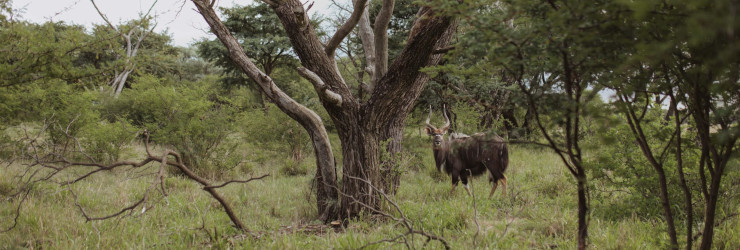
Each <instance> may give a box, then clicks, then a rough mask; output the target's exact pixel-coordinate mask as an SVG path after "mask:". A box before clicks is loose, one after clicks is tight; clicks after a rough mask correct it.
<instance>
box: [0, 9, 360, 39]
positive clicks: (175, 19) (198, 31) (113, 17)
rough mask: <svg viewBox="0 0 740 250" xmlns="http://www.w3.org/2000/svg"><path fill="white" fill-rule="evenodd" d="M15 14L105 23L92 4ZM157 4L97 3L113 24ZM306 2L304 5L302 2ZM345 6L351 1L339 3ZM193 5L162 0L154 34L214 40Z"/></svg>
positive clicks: (42, 19) (86, 23) (40, 19)
mask: <svg viewBox="0 0 740 250" xmlns="http://www.w3.org/2000/svg"><path fill="white" fill-rule="evenodd" d="M11 1H12V3H13V9H14V10H16V13H17V15H16V16H19V17H16V18H17V19H21V20H26V21H30V22H35V23H43V22H46V21H55V22H56V21H64V22H66V23H70V24H80V25H84V26H86V27H88V28H90V27H91V26H92V24H103V23H104V21H103V19H102V18H101V17H100V16H99V15H98V13H97V12H96V11H95V8H94V7H93V5H92V3H91V2H90V0H11ZM312 1H313V2H315V3H314V6H313V7H311V9H310V10H309V11H308V13H309V15H313V14H314V13H321V14H322V15H324V16H326V17H331V16H333V15H334V12H333V10H334V9H336V7H332V6H331V0H312ZM153 2H154V0H96V1H95V3H96V4H97V5H98V7H100V9H101V11H103V13H104V14H105V15H106V16H108V19H109V20H110V21H111V22H112V23H113V24H114V25H116V24H119V23H124V22H126V21H127V20H131V19H136V18H138V17H139V14H140V13H144V12H146V11H147V10H148V9H149V7H150V6H151V4H152V3H153ZM301 2H305V1H301ZM337 2H338V3H342V4H346V3H349V0H338V1H337ZM250 3H252V1H251V0H219V1H218V2H217V4H216V6H219V7H231V6H234V5H248V4H250ZM194 9H195V6H193V3H192V2H190V1H186V0H159V1H157V3H156V5H155V7H154V9H153V10H152V12H153V13H154V14H156V15H157V22H158V25H157V28H156V30H155V31H157V32H162V31H164V30H167V33H169V34H170V35H171V37H172V38H173V42H174V44H175V45H177V46H188V45H189V44H190V43H192V42H193V41H195V40H197V39H199V38H201V37H209V38H213V37H211V35H209V34H208V24H206V22H205V21H204V20H203V17H201V16H200V15H199V14H198V13H197V12H196V11H195V10H194Z"/></svg>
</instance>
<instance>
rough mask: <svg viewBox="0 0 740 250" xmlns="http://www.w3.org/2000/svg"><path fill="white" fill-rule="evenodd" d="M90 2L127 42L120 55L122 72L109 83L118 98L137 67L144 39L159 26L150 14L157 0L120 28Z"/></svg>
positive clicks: (92, 0)
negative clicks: (153, 21) (137, 57)
mask: <svg viewBox="0 0 740 250" xmlns="http://www.w3.org/2000/svg"><path fill="white" fill-rule="evenodd" d="M90 2H91V3H92V4H93V7H95V10H96V11H97V12H98V14H99V15H100V17H101V18H103V21H105V23H106V24H107V25H108V27H109V28H110V29H112V30H114V31H115V32H116V33H118V35H119V36H120V37H121V39H122V40H123V41H124V42H125V47H124V49H125V51H124V53H123V55H121V56H120V57H123V58H121V59H122V60H123V69H122V70H121V71H120V72H119V71H116V72H115V77H113V79H112V80H111V82H110V83H109V85H110V87H111V88H112V89H113V97H115V98H118V96H119V95H121V91H122V90H123V87H124V86H125V85H126V80H127V79H128V76H129V75H130V74H131V72H133V71H134V69H136V61H135V60H134V59H135V58H136V55H137V54H138V53H139V48H140V46H141V44H142V42H144V39H146V37H147V36H149V35H150V34H152V33H153V32H154V28H155V27H156V26H157V25H156V24H151V21H152V16H151V15H150V14H151V11H152V9H153V8H154V5H155V4H157V1H154V2H153V3H152V5H151V6H150V7H149V10H148V11H147V12H146V14H143V15H142V16H141V17H140V18H139V20H135V21H132V22H131V23H129V24H128V25H121V26H120V27H118V28H117V27H116V26H114V25H113V23H111V22H110V20H108V17H107V16H105V14H103V12H102V11H100V8H98V5H97V4H95V1H94V0H90Z"/></svg>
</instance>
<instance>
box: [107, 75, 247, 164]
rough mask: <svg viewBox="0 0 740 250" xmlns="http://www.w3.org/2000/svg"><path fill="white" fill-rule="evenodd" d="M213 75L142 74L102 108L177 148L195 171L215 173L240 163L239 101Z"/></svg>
mask: <svg viewBox="0 0 740 250" xmlns="http://www.w3.org/2000/svg"><path fill="white" fill-rule="evenodd" d="M216 80H217V79H216V78H213V77H209V78H204V79H202V80H200V81H197V82H179V83H177V84H176V83H175V82H172V81H171V80H167V79H160V78H156V77H153V76H142V77H139V78H138V79H136V81H135V82H134V84H133V89H131V90H130V91H125V92H123V94H122V95H121V96H120V98H119V99H117V100H109V101H108V102H107V103H105V104H104V105H103V107H102V109H103V110H105V111H106V112H104V113H106V114H107V116H106V118H108V119H109V120H116V119H121V118H123V119H126V120H129V121H131V123H132V124H133V125H135V126H140V127H143V128H145V129H146V130H148V131H149V133H150V135H151V140H152V141H153V142H155V143H158V144H161V145H164V146H167V147H171V148H173V149H174V150H176V151H178V152H179V153H180V154H181V155H182V156H183V160H184V162H185V164H186V165H187V166H189V167H191V168H193V169H194V170H195V171H196V172H199V173H201V174H207V175H208V176H210V177H217V176H220V175H222V174H223V172H224V171H226V170H230V169H234V168H236V167H239V166H240V164H241V163H242V158H243V155H242V154H241V153H240V152H239V151H238V146H239V143H238V141H239V140H240V139H241V138H239V137H238V136H237V135H236V130H235V129H236V126H237V124H239V123H241V122H242V121H243V117H242V116H241V113H240V112H239V106H238V104H239V101H240V100H238V99H234V98H233V97H231V96H229V95H228V93H223V92H220V91H219V90H220V88H219V84H218V82H217V81H216Z"/></svg>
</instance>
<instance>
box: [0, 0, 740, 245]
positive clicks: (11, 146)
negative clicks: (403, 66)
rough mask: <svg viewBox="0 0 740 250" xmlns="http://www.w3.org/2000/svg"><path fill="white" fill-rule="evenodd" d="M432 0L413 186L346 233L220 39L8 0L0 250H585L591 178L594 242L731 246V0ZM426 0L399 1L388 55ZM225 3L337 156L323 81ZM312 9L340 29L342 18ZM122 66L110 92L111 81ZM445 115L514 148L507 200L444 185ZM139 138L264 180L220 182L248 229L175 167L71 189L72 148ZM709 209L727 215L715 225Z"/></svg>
mask: <svg viewBox="0 0 740 250" xmlns="http://www.w3.org/2000/svg"><path fill="white" fill-rule="evenodd" d="M431 2H433V4H436V5H438V6H440V9H439V11H440V14H446V15H452V16H456V17H457V18H459V20H461V25H460V28H459V32H458V34H457V36H456V44H455V46H456V47H455V48H454V49H453V50H451V52H450V53H449V54H448V55H447V56H446V59H445V63H444V64H443V65H441V66H439V67H436V68H430V69H425V71H426V72H427V73H428V74H430V75H433V81H432V82H430V83H429V84H428V85H427V87H426V89H425V90H424V92H423V94H422V96H421V98H420V99H419V101H418V102H417V108H416V109H415V111H414V112H413V113H412V115H411V117H410V118H409V119H408V120H407V123H406V128H405V130H404V131H405V134H404V141H403V148H404V150H403V153H402V155H400V156H399V157H400V159H401V161H400V164H399V165H400V168H399V170H400V171H401V172H402V175H401V176H402V177H401V185H400V189H399V190H398V193H397V194H396V195H394V196H391V197H390V198H389V200H387V201H385V203H384V208H386V212H387V213H388V215H389V216H391V217H390V218H389V217H388V216H382V215H379V214H370V213H369V214H366V215H363V216H362V217H361V218H358V219H356V220H353V221H351V222H349V223H346V224H344V225H342V226H335V225H334V226H333V225H325V224H322V223H321V222H320V221H318V220H317V218H316V217H317V214H318V212H317V211H315V208H314V206H312V202H313V199H315V197H313V192H312V188H314V187H315V185H314V184H313V183H312V181H313V180H314V174H315V171H316V163H315V158H314V155H313V154H312V150H313V149H312V148H311V142H310V138H309V137H308V134H307V133H306V132H305V130H304V129H303V128H302V127H301V126H300V125H298V124H297V123H296V122H295V121H293V120H292V119H290V118H289V117H288V116H286V115H285V114H283V113H281V112H278V109H277V108H275V107H274V105H273V104H271V103H269V101H268V100H265V99H263V95H262V94H260V93H259V92H258V88H255V86H254V84H253V83H251V82H250V81H249V80H248V78H247V77H245V76H244V75H243V74H242V73H241V72H240V71H239V70H238V68H236V67H235V66H234V65H233V64H232V63H231V62H230V61H229V59H228V57H227V55H226V54H225V49H224V48H223V47H222V46H221V45H220V44H219V43H218V42H217V41H216V40H213V41H208V40H203V41H199V42H196V43H195V44H193V45H192V46H191V47H188V48H183V47H175V46H173V45H172V44H171V42H170V38H169V36H168V35H167V34H158V33H151V34H149V35H148V36H146V39H144V40H143V43H142V44H141V48H140V50H141V51H139V53H138V54H137V55H136V56H135V57H128V56H125V41H124V40H122V39H120V36H119V34H118V33H117V32H119V31H125V30H131V29H140V30H141V31H142V32H145V31H146V30H147V27H148V25H150V24H149V22H151V21H152V20H150V19H147V17H144V18H142V20H133V21H131V22H127V23H124V24H121V25H120V26H116V27H110V26H106V25H100V26H96V27H94V28H93V29H91V30H86V29H85V28H84V27H80V26H76V25H69V24H65V23H63V22H56V23H43V24H35V23H29V22H25V21H23V20H13V19H12V18H11V17H12V9H11V8H10V2H9V1H2V0H0V52H2V53H0V160H2V165H0V168H1V169H0V232H2V233H0V247H8V248H19V247H26V248H39V247H52V248H81V247H84V248H121V247H124V248H193V247H195V248H203V247H213V248H233V247H239V248H281V249H282V248H289V249H297V248H300V249H305V248H359V247H362V246H366V245H368V244H371V246H373V247H378V248H386V247H388V246H390V245H389V244H390V243H388V242H380V241H382V240H387V239H393V238H396V237H397V236H399V235H404V234H405V233H407V231H408V228H407V227H406V225H411V226H413V228H414V229H415V230H421V231H423V232H425V233H428V234H433V235H436V236H439V237H441V238H443V239H444V240H445V241H446V242H447V243H448V244H449V246H450V247H451V248H455V249H468V248H476V247H478V248H555V247H565V248H574V247H576V245H577V244H578V243H577V242H576V239H577V238H578V237H579V236H580V235H578V233H577V230H576V229H577V228H578V227H579V226H580V225H579V221H578V220H577V217H578V215H579V213H581V212H583V211H582V210H581V209H580V208H579V206H580V204H579V197H578V195H577V194H578V191H579V189H578V187H579V184H583V185H585V186H584V188H585V190H586V191H587V196H586V198H587V202H588V203H587V205H588V207H587V210H586V211H585V212H586V215H587V226H588V228H589V234H588V236H589V237H588V241H589V245H590V246H591V247H594V248H597V249H602V248H609V249H634V248H677V247H679V246H680V247H684V246H685V247H686V248H689V249H690V248H696V247H703V245H701V244H703V242H702V239H703V237H704V235H706V233H707V231H706V228H707V227H711V228H713V229H714V231H713V232H712V233H713V234H714V235H713V236H712V237H711V238H712V239H713V241H709V242H710V243H709V244H711V245H710V246H711V247H712V248H718V249H737V248H740V235H739V234H740V231H738V230H737V228H740V216H738V214H740V196H738V195H737V194H738V193H740V160H738V153H737V152H740V151H738V146H737V138H738V136H739V135H740V127H738V118H740V81H738V76H739V75H740V74H738V72H739V69H740V67H739V66H740V65H739V64H740V60H738V55H739V54H738V53H737V52H738V50H740V46H738V45H739V43H738V41H737V38H736V36H737V35H736V34H737V31H738V29H740V28H738V27H740V18H738V17H737V14H736V13H735V12H733V11H734V10H735V8H736V7H737V6H736V5H737V4H736V3H734V2H731V1H700V0H694V1H662V2H657V1H647V2H645V3H632V2H624V1H595V2H594V3H578V1H544V2H542V1H477V2H471V3H465V4H462V5H454V6H452V5H451V4H450V3H448V2H447V1H431ZM454 2H457V1H454ZM373 3H376V2H373ZM417 7H418V5H414V4H412V3H411V2H410V1H398V4H397V8H398V9H399V10H397V11H396V12H395V15H394V17H393V19H392V22H391V25H390V31H389V32H390V34H391V35H390V36H389V39H391V42H390V43H389V44H390V45H391V46H390V47H391V51H390V55H391V60H392V58H393V57H394V56H395V55H397V54H398V52H399V50H400V49H402V47H403V44H404V42H405V40H404V39H405V37H406V36H407V33H406V32H407V29H408V27H409V25H410V24H411V23H413V16H414V15H413V14H414V13H415V9H416V8H417ZM378 8H379V7H378V6H377V4H375V5H371V9H372V11H373V12H377V11H378V10H377V9H378ZM726 10H733V11H726ZM221 11H222V12H223V13H224V15H225V19H226V22H225V23H226V24H227V25H228V26H229V27H230V29H232V31H233V32H234V33H235V34H237V36H239V37H240V41H243V46H245V47H250V48H253V47H259V48H263V49H260V50H258V51H261V52H264V53H258V54H251V55H250V57H252V58H254V59H255V60H257V61H259V63H257V64H258V65H259V66H260V67H262V68H263V70H264V71H265V72H269V73H268V74H269V75H270V76H271V77H272V78H273V79H278V80H279V81H276V82H279V83H280V84H281V86H280V87H281V88H282V89H284V90H285V92H286V93H288V94H289V95H290V96H291V97H293V98H294V99H295V100H298V101H299V102H301V103H302V104H304V105H306V106H308V107H310V108H312V109H313V110H317V111H318V113H319V115H320V116H321V117H322V119H323V120H324V121H325V122H327V123H329V124H327V129H328V132H329V134H330V138H331V139H332V146H333V147H334V152H335V155H336V157H341V153H337V152H341V150H340V147H341V145H340V143H339V140H338V137H337V135H336V130H335V128H333V126H332V124H330V119H329V118H328V115H327V114H326V112H325V110H323V108H322V107H321V104H320V103H319V100H318V97H317V96H316V94H315V92H314V91H313V87H312V86H311V85H310V84H309V83H308V82H307V81H305V80H303V79H302V78H300V77H299V76H298V75H297V73H295V70H294V68H295V67H296V66H297V65H298V60H297V59H296V58H295V57H294V55H293V53H292V52H291V50H290V44H289V42H288V40H287V38H286V37H285V36H284V34H282V30H280V29H277V28H276V27H275V26H278V23H279V20H277V19H276V17H274V16H271V15H269V13H270V12H269V8H266V5H253V6H244V7H235V8H232V9H223V10H221ZM471 13H473V14H471ZM372 15H375V14H374V13H373V14H372ZM313 19H314V22H315V25H322V27H325V28H327V29H334V28H335V27H331V23H341V22H339V20H330V19H328V18H321V17H315V18H313ZM245 23H261V24H269V25H264V26H259V27H252V26H248V25H244V24H245ZM150 32H151V31H150ZM358 43H359V39H358V38H357V37H356V34H355V35H352V36H350V38H349V39H348V41H347V42H346V43H345V44H343V47H342V48H341V50H342V53H340V57H341V58H340V59H338V61H339V62H340V64H339V68H340V69H341V71H342V73H343V74H344V76H345V78H346V79H347V83H348V84H350V85H352V86H353V90H356V91H358V92H359V91H362V90H361V89H362V87H361V84H362V82H363V80H366V78H367V77H368V76H364V75H363V74H362V73H359V72H362V68H363V67H362V63H363V61H362V59H360V58H357V57H354V56H353V55H361V54H363V53H362V46H361V45H360V44H358ZM568 59H570V60H568ZM128 69H131V73H130V75H129V76H128V79H127V80H126V81H125V88H124V89H123V91H122V92H121V93H120V95H117V94H115V89H114V88H115V86H111V82H112V81H113V80H114V79H116V78H117V76H118V75H119V73H120V72H123V71H126V70H128ZM570 90H575V91H576V93H579V94H573V93H572V92H569V91H570ZM360 96H361V95H360ZM705 104H706V105H707V106H702V105H705ZM443 105H445V106H446V107H448V108H447V110H448V112H449V113H450V116H451V118H452V120H453V126H452V131H454V132H464V133H475V132H479V131H489V132H496V133H499V134H501V135H503V136H505V137H506V138H508V139H509V140H510V142H511V147H510V154H511V156H510V165H509V169H508V170H507V172H506V174H507V176H508V179H509V190H508V195H507V196H505V197H503V196H501V194H500V193H497V195H495V196H494V197H493V198H492V199H486V198H485V197H486V194H487V193H488V188H489V187H490V186H489V184H488V183H486V181H485V177H481V178H477V179H474V180H473V184H472V188H473V191H474V195H473V196H472V197H471V196H467V195H465V194H464V193H463V192H461V191H458V193H456V194H450V193H449V190H450V184H449V177H448V176H446V175H444V174H442V173H439V172H437V171H436V169H435V168H434V160H433V157H432V154H431V141H430V139H429V138H427V136H426V135H425V134H423V133H422V130H421V128H422V127H423V121H424V119H426V115H427V112H429V107H430V106H432V107H433V110H434V111H435V112H434V115H433V116H432V118H433V119H432V123H433V124H441V123H443V121H442V120H441V119H443V118H442V115H441V113H440V111H441V109H442V106H443ZM452 131H451V132H452ZM570 132H573V133H570ZM144 138H149V140H150V142H151V145H152V151H153V154H154V155H158V154H159V155H161V154H162V152H164V151H166V150H172V151H175V152H178V153H179V154H180V155H181V156H182V158H183V163H184V164H185V165H187V166H188V167H189V168H191V169H192V170H193V171H194V172H195V173H196V174H198V175H199V176H201V177H203V178H205V179H208V180H211V181H214V182H223V181H227V180H232V179H246V178H249V177H256V176H262V175H264V174H269V177H266V178H264V179H261V180H256V181H252V182H249V183H246V184H239V185H236V184H235V185H229V186H226V187H224V188H221V189H220V192H221V195H222V196H224V197H226V200H227V201H228V202H229V203H231V205H232V207H233V208H234V210H235V212H236V214H237V215H238V217H239V218H241V219H242V221H243V222H245V224H246V227H247V228H248V229H249V230H251V231H252V232H253V235H250V234H246V233H244V232H242V231H239V230H238V229H236V228H235V227H234V226H233V224H232V222H233V221H232V220H230V219H229V217H228V216H227V214H226V213H224V209H223V207H222V206H221V205H220V204H219V203H218V202H216V201H215V200H214V199H212V197H210V196H208V195H207V194H208V193H206V192H203V188H202V187H201V186H199V185H198V184H197V183H196V182H194V181H192V180H191V179H189V178H187V176H186V175H184V174H183V173H182V172H181V171H178V170H177V169H175V168H167V169H166V170H167V172H166V173H165V174H164V175H162V178H161V191H162V192H159V193H158V192H149V190H150V189H151V186H153V185H152V183H153V181H152V180H153V179H157V178H158V177H157V176H159V175H158V171H159V164H156V163H150V164H147V165H145V166H142V167H125V168H116V169H114V170H112V171H102V172H100V173H96V174H94V175H91V176H90V177H89V178H86V179H84V180H81V181H79V182H74V183H70V181H71V180H75V179H77V178H79V177H80V176H81V175H84V174H86V173H88V172H90V171H92V170H93V169H94V168H93V167H92V166H74V167H70V168H69V169H65V171H56V170H55V169H53V167H54V166H57V165H55V164H59V163H64V161H66V160H69V161H75V162H87V163H95V164H103V165H105V164H110V163H114V162H119V161H138V160H142V159H143V158H144V157H146V152H145V148H144V144H143V141H144ZM546 138H549V139H546ZM574 146H575V147H574ZM553 148H555V149H559V151H553V150H552V149H553ZM568 150H571V151H570V152H569V151H568ZM564 152H568V153H564ZM574 152H575V153H574ZM712 152H715V153H714V154H712ZM383 157H388V156H383ZM710 158H711V159H710ZM42 162H43V163H45V164H46V165H45V164H41V163H42ZM336 162H338V163H341V160H337V161H336ZM572 169H577V170H579V171H581V170H582V171H583V174H582V175H579V174H574V172H572V171H569V170H572ZM338 171H341V165H340V166H338ZM715 182H716V186H715ZM154 183H156V182H154ZM165 194H166V195H165ZM145 195H147V196H148V200H147V202H146V204H144V205H143V206H135V207H136V209H133V210H127V211H125V213H122V214H121V215H122V216H118V217H115V218H112V219H107V220H86V217H85V216H83V213H85V214H90V215H93V216H106V215H109V214H113V213H116V212H118V211H120V210H121V209H122V208H125V207H128V206H131V205H132V204H133V203H135V202H136V201H138V200H139V199H141V197H142V196H145ZM712 204H715V205H716V206H713V205H712ZM709 211H714V212H713V213H715V214H716V219H713V220H709V222H711V223H709V224H710V225H707V222H708V221H707V220H706V218H707V214H708V213H709ZM712 216H715V215H712ZM669 221H671V222H670V223H669ZM404 222H408V223H409V224H405V223H404ZM671 228H672V229H671ZM671 230H673V233H671ZM253 236H256V237H253ZM403 239H404V240H405V241H399V242H395V243H397V244H401V245H400V246H407V247H422V246H424V247H429V248H442V247H443V245H442V244H441V242H440V241H429V242H427V238H425V237H424V236H422V235H415V236H413V235H412V236H408V237H405V238H403ZM376 242H377V244H373V243H376ZM403 244H405V245H403Z"/></svg>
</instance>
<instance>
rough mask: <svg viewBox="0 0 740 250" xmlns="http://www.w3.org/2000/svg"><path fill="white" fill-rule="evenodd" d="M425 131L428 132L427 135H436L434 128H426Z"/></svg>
mask: <svg viewBox="0 0 740 250" xmlns="http://www.w3.org/2000/svg"><path fill="white" fill-rule="evenodd" d="M424 131H426V132H427V135H434V131H432V128H428V127H427V128H424Z"/></svg>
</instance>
